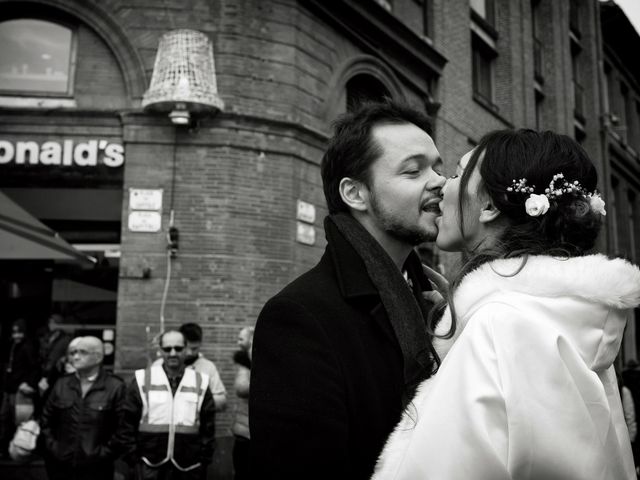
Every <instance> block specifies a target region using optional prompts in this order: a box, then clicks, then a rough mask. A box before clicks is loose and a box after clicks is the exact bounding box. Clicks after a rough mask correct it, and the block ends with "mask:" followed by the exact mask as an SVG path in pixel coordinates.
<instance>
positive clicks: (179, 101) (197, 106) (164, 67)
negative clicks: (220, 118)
mask: <svg viewBox="0 0 640 480" xmlns="http://www.w3.org/2000/svg"><path fill="white" fill-rule="evenodd" d="M142 106H143V107H144V108H145V109H147V110H155V111H160V112H169V111H173V112H175V111H178V112H184V114H186V116H187V117H188V115H189V112H190V113H207V112H215V111H217V110H222V109H223V108H224V102H223V101H222V100H221V99H220V97H219V96H218V85H217V82H216V70H215V65H214V61H213V45H212V43H211V41H210V40H209V37H207V35H205V34H204V33H202V32H198V31H196V30H187V29H180V30H172V31H170V32H168V33H165V34H164V35H163V36H162V38H161V39H160V43H159V45H158V52H157V54H156V62H155V65H154V67H153V76H152V77H151V85H150V86H149V90H147V91H146V93H145V94H144V96H143V98H142ZM179 115H180V114H179V113H178V116H179ZM172 120H173V117H172ZM178 120H179V119H178ZM174 123H181V122H175V121H174Z"/></svg>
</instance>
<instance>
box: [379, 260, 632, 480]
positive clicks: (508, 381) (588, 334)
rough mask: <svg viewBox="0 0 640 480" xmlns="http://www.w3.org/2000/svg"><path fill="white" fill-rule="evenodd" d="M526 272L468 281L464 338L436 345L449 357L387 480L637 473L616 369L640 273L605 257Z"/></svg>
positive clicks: (395, 448) (491, 272) (508, 267)
mask: <svg viewBox="0 0 640 480" xmlns="http://www.w3.org/2000/svg"><path fill="white" fill-rule="evenodd" d="M521 267H522V259H507V260H497V261H494V262H491V263H489V264H486V265H483V266H482V267H480V268H479V269H477V270H476V271H474V272H472V273H470V274H469V275H467V277H465V279H464V280H463V282H462V283H461V285H460V287H459V288H458V290H457V291H456V293H455V296H454V302H455V306H456V313H457V318H458V322H459V325H458V330H457V332H456V335H455V337H454V338H453V339H451V340H449V341H445V340H440V341H438V342H437V343H436V348H437V350H438V352H439V353H440V355H441V357H444V361H443V364H442V366H441V368H440V370H439V372H438V373H437V375H436V376H435V377H433V378H432V379H429V380H427V381H426V382H424V383H423V384H422V385H421V386H420V388H419V390H418V393H417V394H416V397H415V398H414V400H413V402H412V403H411V404H410V405H409V407H408V408H407V411H406V412H405V413H404V415H403V418H402V420H401V421H400V423H399V424H398V426H397V427H396V429H395V431H394V432H393V434H392V435H391V437H390V438H389V440H388V442H387V445H386V447H385V449H384V451H383V453H382V455H381V457H380V459H379V462H378V465H377V468H376V474H375V475H374V479H375V480H382V479H384V480H387V479H389V480H390V479H406V480H421V479H426V480H450V479H460V480H463V479H465V480H466V479H469V478H473V479H477V480H502V479H504V480H511V479H531V480H533V479H549V480H553V479H558V480H560V479H562V480H572V479H575V480H577V479H591V480H608V479H623V478H628V479H634V478H635V473H634V467H633V460H632V457H631V450H630V444H629V438H628V434H627V431H626V425H625V422H624V417H623V414H622V409H621V405H620V398H619V394H618V389H617V385H616V379H615V373H614V371H613V367H612V364H613V361H614V359H615V357H616V355H617V353H618V351H619V348H620V343H621V341H622V335H623V331H624V327H625V324H626V318H627V315H628V313H629V310H630V309H632V308H635V307H636V306H637V305H638V304H640V270H639V269H638V268H637V267H635V266H633V265H631V264H629V263H628V262H625V261H624V260H620V259H615V260H610V259H608V258H607V257H605V256H603V255H590V256H586V257H580V258H572V259H556V258H551V257H547V256H536V257H530V258H529V259H528V261H527V262H526V264H524V267H522V269H521V270H520V268H521ZM447 322H450V315H449V312H448V311H447V313H446V314H445V317H444V318H443V321H442V322H441V326H440V328H441V329H442V331H446V330H447V329H448V324H447Z"/></svg>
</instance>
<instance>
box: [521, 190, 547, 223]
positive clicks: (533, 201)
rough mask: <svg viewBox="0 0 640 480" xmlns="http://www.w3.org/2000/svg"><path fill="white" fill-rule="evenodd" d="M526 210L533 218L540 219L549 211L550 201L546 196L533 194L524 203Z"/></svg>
mask: <svg viewBox="0 0 640 480" xmlns="http://www.w3.org/2000/svg"><path fill="white" fill-rule="evenodd" d="M524 208H525V209H526V210H527V214H528V215H531V216H532V217H539V216H540V215H544V214H545V213H547V210H549V199H548V198H547V197H546V195H536V194H535V193H532V194H531V195H529V198H527V201H526V202H524Z"/></svg>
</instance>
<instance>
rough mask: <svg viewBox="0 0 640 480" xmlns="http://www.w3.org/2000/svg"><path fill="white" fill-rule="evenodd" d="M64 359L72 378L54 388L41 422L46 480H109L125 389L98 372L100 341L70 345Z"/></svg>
mask: <svg viewBox="0 0 640 480" xmlns="http://www.w3.org/2000/svg"><path fill="white" fill-rule="evenodd" d="M69 355H70V357H71V363H72V365H73V367H74V368H75V370H76V372H75V373H72V374H69V375H65V376H63V377H61V378H59V379H58V380H57V381H56V383H55V384H54V385H53V387H52V388H51V391H50V394H49V396H48V398H47V402H46V403H45V405H44V409H43V412H42V417H41V422H40V425H41V433H40V438H39V441H40V442H41V446H42V449H43V450H44V457H45V466H46V468H47V475H48V477H49V480H113V474H114V461H115V459H116V458H117V457H118V455H119V454H120V453H121V449H120V446H119V444H118V438H119V437H120V435H121V425H122V420H123V416H124V397H125V384H124V382H123V380H122V379H121V378H120V377H117V376H116V375H113V374H111V373H110V372H107V371H106V370H104V369H103V368H102V359H103V357H104V353H103V345H102V342H101V341H100V339H98V338H96V337H80V339H78V340H74V344H73V346H72V348H71V351H70V352H69Z"/></svg>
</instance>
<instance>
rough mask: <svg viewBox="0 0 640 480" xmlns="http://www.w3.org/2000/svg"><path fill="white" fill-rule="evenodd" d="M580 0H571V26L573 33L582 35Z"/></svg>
mask: <svg viewBox="0 0 640 480" xmlns="http://www.w3.org/2000/svg"><path fill="white" fill-rule="evenodd" d="M580 23H581V22H580V1H579V0H570V1H569V28H570V29H571V31H572V32H573V33H575V34H576V35H578V37H579V36H580Z"/></svg>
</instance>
